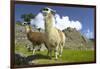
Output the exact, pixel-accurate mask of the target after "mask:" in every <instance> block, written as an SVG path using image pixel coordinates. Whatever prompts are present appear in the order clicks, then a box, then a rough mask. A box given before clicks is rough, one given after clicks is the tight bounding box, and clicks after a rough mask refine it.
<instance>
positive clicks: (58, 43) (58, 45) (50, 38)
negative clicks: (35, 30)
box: [41, 7, 65, 59]
mask: <svg viewBox="0 0 100 69" xmlns="http://www.w3.org/2000/svg"><path fill="white" fill-rule="evenodd" d="M41 11H42V13H43V16H44V21H45V35H46V38H47V44H48V48H49V55H50V57H51V56H52V50H53V49H54V51H55V59H58V55H59V49H60V56H61V54H62V50H63V45H64V43H65V35H64V33H63V32H62V31H60V30H58V29H57V28H55V27H53V17H54V14H55V11H54V10H52V9H50V8H47V7H46V8H44V9H42V10H41Z"/></svg>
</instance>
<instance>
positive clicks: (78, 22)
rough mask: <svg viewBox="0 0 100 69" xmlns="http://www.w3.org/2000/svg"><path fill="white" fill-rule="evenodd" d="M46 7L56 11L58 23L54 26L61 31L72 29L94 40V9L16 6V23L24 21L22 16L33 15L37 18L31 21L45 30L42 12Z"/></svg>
mask: <svg viewBox="0 0 100 69" xmlns="http://www.w3.org/2000/svg"><path fill="white" fill-rule="evenodd" d="M44 7H49V8H51V9H53V10H55V11H56V15H55V18H56V20H54V22H56V23H54V26H56V27H57V28H59V29H60V30H63V29H65V28H67V27H72V28H76V29H77V30H78V31H80V32H81V33H82V34H84V35H85V36H86V37H87V38H94V8H85V7H69V6H52V5H51V6H50V5H49V6H48V5H29V4H16V5H15V21H23V20H22V19H21V18H20V17H21V15H22V14H28V13H33V14H35V15H36V17H35V18H34V19H32V20H31V23H32V24H36V25H37V26H38V27H41V28H43V26H44V21H43V16H42V14H41V12H40V10H41V8H44Z"/></svg>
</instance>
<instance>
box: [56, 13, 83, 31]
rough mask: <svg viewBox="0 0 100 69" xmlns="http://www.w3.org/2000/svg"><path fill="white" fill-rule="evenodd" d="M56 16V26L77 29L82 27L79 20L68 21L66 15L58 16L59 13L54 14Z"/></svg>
mask: <svg viewBox="0 0 100 69" xmlns="http://www.w3.org/2000/svg"><path fill="white" fill-rule="evenodd" d="M55 18H56V22H57V23H56V27H57V28H59V29H61V30H63V29H65V28H67V27H71V28H76V29H77V30H81V29H82V24H81V22H79V21H70V20H69V17H68V16H62V17H60V15H59V14H56V15H55Z"/></svg>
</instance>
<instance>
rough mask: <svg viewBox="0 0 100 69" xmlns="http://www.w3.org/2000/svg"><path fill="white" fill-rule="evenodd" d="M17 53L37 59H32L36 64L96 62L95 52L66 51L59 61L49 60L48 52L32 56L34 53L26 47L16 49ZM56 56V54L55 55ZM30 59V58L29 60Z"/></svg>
mask: <svg viewBox="0 0 100 69" xmlns="http://www.w3.org/2000/svg"><path fill="white" fill-rule="evenodd" d="M15 52H19V53H22V54H23V55H24V56H31V57H35V56H36V58H35V59H32V60H31V61H32V63H34V64H53V63H73V62H74V63H75V62H92V61H94V57H95V55H94V50H70V49H64V50H63V54H62V57H59V59H58V60H54V56H53V59H51V60H50V59H48V56H47V51H40V52H38V51H37V52H36V55H35V56H34V55H32V51H28V50H27V48H26V47H24V46H22V45H19V46H16V47H15ZM53 55H54V54H53ZM27 59H28V58H27Z"/></svg>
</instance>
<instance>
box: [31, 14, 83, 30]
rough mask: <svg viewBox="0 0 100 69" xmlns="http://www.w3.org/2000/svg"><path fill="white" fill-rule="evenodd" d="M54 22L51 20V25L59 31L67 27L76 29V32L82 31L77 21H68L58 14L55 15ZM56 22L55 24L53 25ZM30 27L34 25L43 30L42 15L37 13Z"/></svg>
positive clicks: (66, 17)
mask: <svg viewBox="0 0 100 69" xmlns="http://www.w3.org/2000/svg"><path fill="white" fill-rule="evenodd" d="M55 18H56V21H55V19H54V18H53V25H54V26H55V27H57V28H58V29H60V30H63V29H65V28H67V27H71V28H76V29H77V30H81V29H82V24H81V22H79V21H70V20H69V17H68V16H62V17H60V15H59V14H56V15H55ZM55 22H56V23H55ZM31 24H32V25H36V26H37V28H42V29H44V20H43V15H42V13H39V14H38V15H37V16H36V17H35V19H33V20H31Z"/></svg>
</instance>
